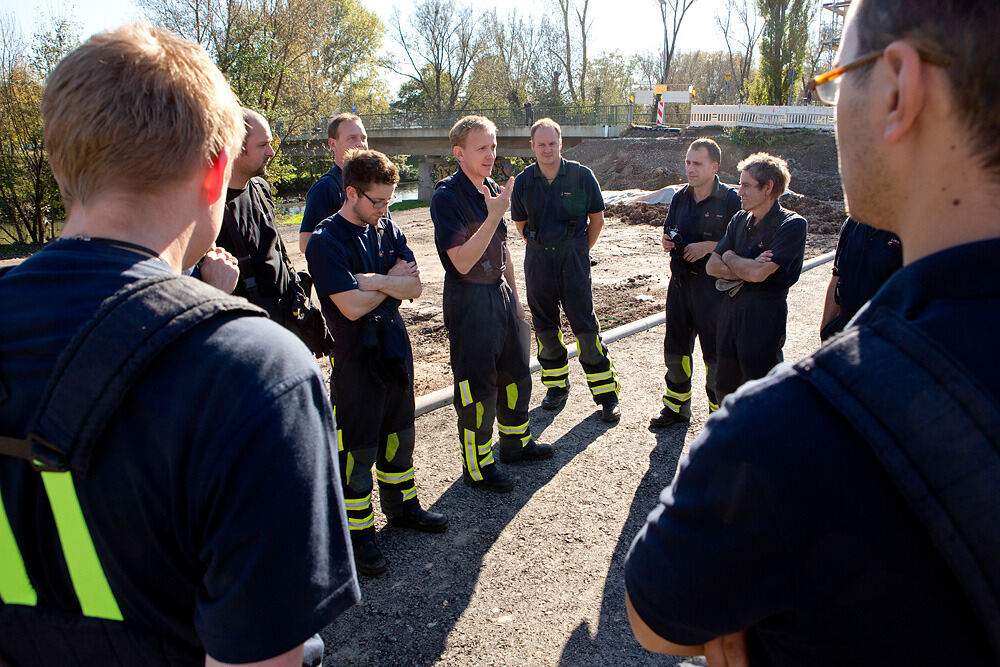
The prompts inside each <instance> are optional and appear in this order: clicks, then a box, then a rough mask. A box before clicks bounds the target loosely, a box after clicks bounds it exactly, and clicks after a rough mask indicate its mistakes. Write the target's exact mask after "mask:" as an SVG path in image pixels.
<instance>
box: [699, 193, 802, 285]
mask: <svg viewBox="0 0 1000 667" xmlns="http://www.w3.org/2000/svg"><path fill="white" fill-rule="evenodd" d="M727 250H732V251H733V252H735V253H736V254H737V255H739V256H740V257H745V258H747V259H754V258H755V257H757V256H758V255H760V254H761V253H762V252H764V251H765V250H770V251H771V253H772V258H771V259H772V261H773V262H774V263H775V264H777V265H778V267H779V268H778V270H777V271H775V272H774V273H772V274H771V275H769V276H768V277H767V278H765V279H764V280H763V281H762V282H760V283H749V282H748V283H746V284H744V285H743V289H744V290H751V289H752V290H767V291H770V292H776V293H787V292H788V288H789V287H791V286H792V285H794V284H795V283H796V282H797V281H798V279H799V274H800V273H801V272H802V259H803V258H804V257H805V252H806V219H805V218H803V217H802V216H801V215H799V214H798V213H796V212H794V211H789V210H787V209H785V208H783V207H782V206H781V205H779V204H778V202H774V206H772V207H771V210H770V211H768V212H767V215H765V216H764V218H763V219H762V220H754V217H753V214H752V213H750V211H740V212H739V213H737V214H736V215H734V216H733V219H732V220H730V221H729V226H728V227H727V228H726V235H725V236H723V237H722V240H721V241H719V243H718V245H716V246H715V253H716V254H717V255H723V254H725V252H726V251H727Z"/></svg>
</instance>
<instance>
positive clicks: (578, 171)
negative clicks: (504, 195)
mask: <svg viewBox="0 0 1000 667" xmlns="http://www.w3.org/2000/svg"><path fill="white" fill-rule="evenodd" d="M603 210H604V197H603V196H601V186H600V185H598V183H597V178H596V177H595V176H594V172H592V171H591V170H590V169H588V168H587V167H584V166H583V165H582V164H580V163H579V162H573V161H572V160H567V159H566V158H562V163H561V164H560V166H559V173H558V174H556V177H555V178H554V179H553V180H552V182H551V183H549V181H548V179H547V178H545V175H544V174H543V173H542V170H541V169H539V168H538V163H537V162H536V163H535V164H532V165H530V166H528V168H527V169H525V170H524V171H522V172H521V173H520V174H518V175H517V178H515V179H514V191H513V192H512V193H511V197H510V218H511V220H517V221H521V220H524V221H526V223H525V226H524V232H525V237H526V238H527V239H528V240H529V241H537V242H538V243H540V244H542V245H551V244H554V243H559V242H561V241H563V240H565V239H566V237H567V234H568V230H569V227H570V225H572V226H573V236H574V237H575V238H586V237H587V226H588V222H589V218H588V216H589V215H590V214H591V213H599V212H601V211H603Z"/></svg>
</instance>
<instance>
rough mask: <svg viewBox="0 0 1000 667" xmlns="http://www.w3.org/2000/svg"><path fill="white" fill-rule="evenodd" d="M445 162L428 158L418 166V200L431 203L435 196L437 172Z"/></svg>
mask: <svg viewBox="0 0 1000 667" xmlns="http://www.w3.org/2000/svg"><path fill="white" fill-rule="evenodd" d="M443 162H444V161H443V160H442V159H441V158H436V157H426V158H424V159H423V160H421V161H420V164H418V165H417V199H422V200H424V201H430V200H431V197H433V196H434V183H435V182H436V180H435V176H436V174H435V172H436V171H437V168H438V166H439V165H441V164H442V163H443Z"/></svg>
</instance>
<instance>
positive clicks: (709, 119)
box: [690, 104, 834, 130]
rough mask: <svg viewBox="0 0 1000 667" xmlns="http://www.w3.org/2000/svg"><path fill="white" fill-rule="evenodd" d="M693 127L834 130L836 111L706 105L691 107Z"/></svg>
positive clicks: (744, 105)
mask: <svg viewBox="0 0 1000 667" xmlns="http://www.w3.org/2000/svg"><path fill="white" fill-rule="evenodd" d="M690 124H691V125H692V126H699V125H721V126H723V127H735V126H737V125H740V126H743V127H766V128H808V129H813V130H833V126H834V118H833V107H826V106H793V107H784V106H780V107H779V106H750V105H747V104H740V105H735V104H734V105H721V104H711V105H708V104H705V105H699V104H694V105H691V121H690Z"/></svg>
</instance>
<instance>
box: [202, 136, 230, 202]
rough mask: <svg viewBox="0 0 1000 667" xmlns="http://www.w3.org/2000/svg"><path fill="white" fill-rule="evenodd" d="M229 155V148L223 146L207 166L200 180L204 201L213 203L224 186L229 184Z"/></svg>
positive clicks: (223, 190) (220, 194)
mask: <svg viewBox="0 0 1000 667" xmlns="http://www.w3.org/2000/svg"><path fill="white" fill-rule="evenodd" d="M229 163H230V156H229V149H228V148H223V149H222V150H221V151H219V154H218V155H217V156H216V158H215V159H214V160H213V161H212V163H211V164H210V165H209V166H208V170H207V171H206V172H205V177H204V178H203V179H202V182H201V193H202V195H203V196H204V197H205V201H207V202H209V203H215V202H217V201H219V199H220V198H221V197H222V194H223V192H225V189H226V186H227V185H228V184H229V176H230V173H231V171H230V169H229Z"/></svg>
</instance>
